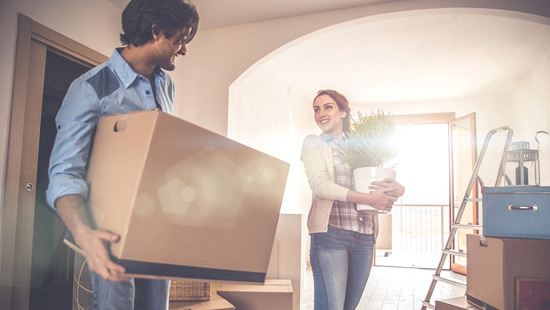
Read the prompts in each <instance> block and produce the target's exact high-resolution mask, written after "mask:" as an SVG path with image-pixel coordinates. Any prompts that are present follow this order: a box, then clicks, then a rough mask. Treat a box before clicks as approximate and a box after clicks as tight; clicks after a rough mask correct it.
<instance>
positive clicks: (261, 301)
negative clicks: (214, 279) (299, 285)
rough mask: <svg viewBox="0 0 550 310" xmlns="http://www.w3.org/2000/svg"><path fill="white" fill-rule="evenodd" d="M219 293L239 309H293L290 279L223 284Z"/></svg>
mask: <svg viewBox="0 0 550 310" xmlns="http://www.w3.org/2000/svg"><path fill="white" fill-rule="evenodd" d="M218 294H219V295H220V296H221V297H223V298H225V299H226V300H227V301H229V302H230V303H231V304H232V305H234V306H235V308H237V309H238V310H260V309H261V310H292V285H291V283H290V280H276V279H267V280H265V283H264V284H263V285H253V284H252V285H251V284H248V285H245V284H222V285H221V286H220V287H219V288H218Z"/></svg>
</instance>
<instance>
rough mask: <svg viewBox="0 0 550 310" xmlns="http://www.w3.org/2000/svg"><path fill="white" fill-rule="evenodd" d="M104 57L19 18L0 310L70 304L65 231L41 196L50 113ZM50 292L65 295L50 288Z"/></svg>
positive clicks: (52, 127) (48, 147)
mask: <svg viewBox="0 0 550 310" xmlns="http://www.w3.org/2000/svg"><path fill="white" fill-rule="evenodd" d="M107 59H108V58H107V57H106V56H104V55H102V54H100V53H98V52H96V51H93V50H91V49H89V48H87V47H85V46H83V45H81V44H79V43H77V42H75V41H73V40H71V39H69V38H67V37H65V36H63V35H61V34H59V33H57V32H55V31H53V30H51V29H49V28H47V27H44V26H43V25H41V24H39V23H36V22H35V21H33V20H32V19H30V18H28V17H26V16H23V15H19V23H18V30H17V48H16V60H15V74H14V83H13V96H12V105H11V118H10V126H9V132H10V135H9V149H8V160H7V167H6V180H8V182H7V183H6V187H5V191H4V201H3V205H2V208H3V217H2V225H1V229H2V244H1V251H0V254H1V256H2V257H1V258H2V260H1V262H2V264H1V265H0V268H1V269H0V283H1V284H2V286H1V289H0V309H38V308H39V309H65V308H67V306H66V305H67V304H68V308H70V303H71V302H72V301H71V299H72V298H71V295H72V289H70V291H69V287H72V278H73V276H72V266H73V261H72V258H71V255H72V254H71V253H69V252H68V251H67V250H66V249H65V248H64V247H63V246H61V245H60V242H59V241H60V240H59V238H60V235H62V234H63V230H64V228H62V226H61V222H60V221H59V219H57V216H56V215H55V213H54V212H53V211H51V210H49V209H48V208H47V207H46V206H45V203H44V196H43V195H44V190H45V189H46V188H47V181H45V178H47V177H46V175H47V172H46V171H47V166H48V161H49V160H48V159H49V154H50V151H51V146H52V144H53V140H54V137H55V135H54V132H55V125H53V118H54V116H55V114H56V113H57V110H58V108H59V105H60V103H61V98H63V96H64V94H65V92H66V90H67V88H68V85H69V83H70V82H71V81H72V80H73V79H74V78H75V77H77V76H79V75H80V74H81V73H82V72H84V71H86V70H88V69H89V68H92V67H94V66H97V65H99V64H100V63H102V62H104V61H106V60H107ZM39 153H40V154H39ZM55 290H60V291H62V292H65V293H63V294H65V295H58V294H54V293H51V292H52V291H55ZM65 296H68V298H67V297H65ZM45 297H48V298H49V301H46V300H45V299H44V298H45ZM51 297H54V298H51ZM47 302H51V304H47ZM58 302H62V305H59V304H58Z"/></svg>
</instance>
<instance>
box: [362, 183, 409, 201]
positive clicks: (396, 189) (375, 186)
mask: <svg viewBox="0 0 550 310" xmlns="http://www.w3.org/2000/svg"><path fill="white" fill-rule="evenodd" d="M369 188H370V189H372V190H375V191H378V190H382V191H383V192H384V193H386V194H387V195H390V196H393V197H395V198H399V197H401V196H403V194H404V193H405V187H404V186H403V185H401V184H399V183H398V182H397V181H395V180H394V179H388V178H386V179H384V180H382V181H376V182H372V183H371V185H370V186H369Z"/></svg>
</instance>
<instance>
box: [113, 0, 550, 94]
mask: <svg viewBox="0 0 550 310" xmlns="http://www.w3.org/2000/svg"><path fill="white" fill-rule="evenodd" d="M109 1H110V2H112V3H113V4H115V5H116V6H117V7H120V8H121V9H123V8H124V7H125V6H126V4H127V3H128V0H109ZM394 1H406V0H394ZM192 2H193V3H194V4H195V5H196V7H197V10H198V12H199V15H200V20H201V21H200V25H199V31H201V30H207V29H213V28H217V27H226V26H231V25H237V24H244V23H251V22H257V21H261V20H269V19H276V18H283V17H289V16H296V15H303V14H308V13H316V12H321V11H327V10H335V9H344V8H350V7H356V6H363V5H368V4H374V3H381V2H391V0H272V1H261V0H192ZM433 11H434V13H433V14H423V15H420V16H414V15H412V16H407V15H406V14H404V16H403V17H400V18H390V19H387V20H377V21H376V22H370V21H369V20H368V19H365V21H364V22H356V23H353V25H350V26H349V27H337V29H336V30H334V31H326V32H325V33H323V34H322V35H319V36H316V37H313V38H311V39H308V40H304V41H303V42H302V43H300V44H298V45H295V46H294V47H293V48H291V49H289V50H287V51H285V52H283V53H279V56H277V57H276V58H274V59H272V60H271V62H272V64H273V67H275V68H279V69H278V70H280V72H281V75H282V76H283V77H285V78H286V79H288V82H289V85H293V89H295V90H298V91H300V92H304V93H311V94H314V93H315V91H316V90H318V89H321V88H333V89H337V90H339V91H341V92H342V93H344V94H345V95H346V96H347V97H348V99H349V100H350V102H355V103H359V104H361V103H365V104H368V103H383V102H415V101H425V100H442V99H443V100H444V99H449V98H456V97H465V96H468V95H471V94H474V93H476V92H481V91H487V90H495V89H506V88H507V87H510V86H511V85H513V84H514V83H517V82H518V81H520V80H521V79H522V78H524V77H525V76H526V75H527V74H528V73H529V72H531V71H532V70H533V68H534V67H535V66H536V65H537V62H539V61H540V60H541V59H542V57H544V56H545V55H547V53H549V50H550V26H549V25H548V23H547V24H540V23H534V22H530V21H526V20H521V19H514V18H508V17H502V16H496V15H495V16H491V15H487V14H477V13H475V12H473V11H472V12H471V14H464V12H463V11H459V12H455V13H453V12H452V10H441V11H438V10H433ZM449 12H450V13H449ZM327 42H330V43H329V44H327Z"/></svg>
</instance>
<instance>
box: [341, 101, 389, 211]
mask: <svg viewBox="0 0 550 310" xmlns="http://www.w3.org/2000/svg"><path fill="white" fill-rule="evenodd" d="M396 133H397V128H396V125H395V119H394V118H393V115H391V114H390V113H384V111H383V110H381V109H379V110H378V111H377V112H374V111H373V112H371V114H370V115H363V114H361V112H358V118H357V119H354V118H352V126H351V129H350V131H349V133H348V135H347V146H346V152H345V155H344V160H345V161H346V162H347V163H348V164H349V165H350V166H351V167H352V168H353V169H354V170H353V178H354V183H355V190H356V191H358V192H365V193H368V192H370V189H369V186H370V184H371V182H373V181H380V180H383V179H385V178H393V179H395V176H396V171H395V170H394V169H392V168H393V166H392V165H391V160H392V159H394V158H395V157H396V156H397V155H398V150H397V145H396V144H395V141H394V138H395V136H396ZM357 210H367V211H368V212H373V213H383V211H380V210H378V209H375V208H373V207H371V206H368V205H363V204H357Z"/></svg>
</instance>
